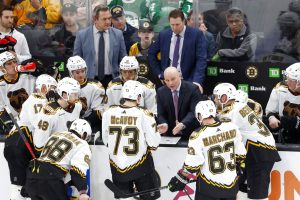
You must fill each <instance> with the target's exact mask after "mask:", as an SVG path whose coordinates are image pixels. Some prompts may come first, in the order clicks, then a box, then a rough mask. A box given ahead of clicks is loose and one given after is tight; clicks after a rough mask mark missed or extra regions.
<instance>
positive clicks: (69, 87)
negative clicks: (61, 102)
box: [57, 77, 80, 101]
mask: <svg viewBox="0 0 300 200" xmlns="http://www.w3.org/2000/svg"><path fill="white" fill-rule="evenodd" d="M79 92H80V84H79V83H78V81H76V80H75V79H73V78H70V77H65V78H63V79H61V80H60V81H58V83H57V93H58V94H59V96H60V97H62V98H63V93H66V94H67V99H65V100H66V101H67V100H69V98H70V96H71V94H79Z"/></svg>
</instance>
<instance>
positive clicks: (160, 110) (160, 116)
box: [157, 91, 169, 124]
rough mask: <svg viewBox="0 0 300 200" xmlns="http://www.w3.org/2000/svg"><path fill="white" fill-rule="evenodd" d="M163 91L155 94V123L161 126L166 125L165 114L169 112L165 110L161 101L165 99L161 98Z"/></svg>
mask: <svg viewBox="0 0 300 200" xmlns="http://www.w3.org/2000/svg"><path fill="white" fill-rule="evenodd" d="M162 94H163V91H158V92H157V123H158V124H163V123H166V124H168V121H167V118H168V117H167V116H166V115H167V114H169V112H168V111H167V109H166V106H164V104H163V101H164V99H165V98H163V95H162Z"/></svg>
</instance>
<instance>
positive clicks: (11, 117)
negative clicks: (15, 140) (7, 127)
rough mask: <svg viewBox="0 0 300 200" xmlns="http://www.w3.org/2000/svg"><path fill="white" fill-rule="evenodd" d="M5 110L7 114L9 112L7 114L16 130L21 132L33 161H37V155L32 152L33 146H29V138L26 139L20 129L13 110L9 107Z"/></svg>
mask: <svg viewBox="0 0 300 200" xmlns="http://www.w3.org/2000/svg"><path fill="white" fill-rule="evenodd" d="M4 108H5V110H6V112H7V114H8V115H9V117H10V119H11V121H12V122H13V123H14V125H15V126H16V128H17V130H18V132H19V134H20V136H21V138H22V140H23V141H24V143H25V145H26V147H27V149H28V151H29V152H30V154H31V156H32V158H33V159H36V157H35V155H34V153H33V150H32V148H31V146H30V144H29V142H28V140H27V138H26V137H25V135H24V133H23V132H22V130H21V129H20V127H19V125H18V123H17V122H16V120H15V118H14V116H13V115H12V113H11V110H10V109H9V107H8V106H5V107H4Z"/></svg>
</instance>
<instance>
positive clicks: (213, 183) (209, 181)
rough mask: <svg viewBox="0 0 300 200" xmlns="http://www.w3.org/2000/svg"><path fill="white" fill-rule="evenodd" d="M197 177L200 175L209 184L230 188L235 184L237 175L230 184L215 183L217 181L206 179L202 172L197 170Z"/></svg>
mask: <svg viewBox="0 0 300 200" xmlns="http://www.w3.org/2000/svg"><path fill="white" fill-rule="evenodd" d="M197 177H200V178H201V179H202V180H204V181H205V182H206V183H207V184H210V185H213V186H216V187H219V188H225V189H230V188H232V187H233V186H235V184H236V182H237V181H238V179H239V177H238V176H237V177H236V178H235V179H234V181H233V182H232V183H231V184H230V185H224V184H220V183H217V182H214V181H212V180H208V179H207V178H206V177H205V175H204V174H201V172H199V173H198V174H197Z"/></svg>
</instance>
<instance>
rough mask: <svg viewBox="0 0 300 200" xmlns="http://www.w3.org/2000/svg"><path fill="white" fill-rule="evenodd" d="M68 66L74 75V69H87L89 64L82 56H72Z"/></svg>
mask: <svg viewBox="0 0 300 200" xmlns="http://www.w3.org/2000/svg"><path fill="white" fill-rule="evenodd" d="M67 68H68V70H69V73H70V75H72V71H74V70H78V69H87V66H86V62H85V61H84V60H83V59H82V58H81V57H80V56H72V57H70V58H69V59H68V62H67Z"/></svg>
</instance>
